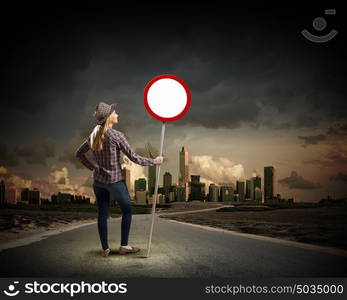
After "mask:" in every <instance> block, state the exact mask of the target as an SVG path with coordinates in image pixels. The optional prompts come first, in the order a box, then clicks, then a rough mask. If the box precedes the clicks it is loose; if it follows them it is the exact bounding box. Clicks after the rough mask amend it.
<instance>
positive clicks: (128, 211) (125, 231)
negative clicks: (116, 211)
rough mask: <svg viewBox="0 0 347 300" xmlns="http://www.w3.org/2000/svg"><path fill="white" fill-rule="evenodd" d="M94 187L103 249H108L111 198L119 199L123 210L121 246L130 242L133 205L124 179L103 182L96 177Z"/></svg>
mask: <svg viewBox="0 0 347 300" xmlns="http://www.w3.org/2000/svg"><path fill="white" fill-rule="evenodd" d="M93 189H94V193H95V197H96V203H97V207H98V231H99V236H100V241H101V245H102V249H104V250H105V249H107V248H109V247H108V238H107V218H108V207H109V203H110V198H111V200H112V201H115V200H116V201H117V203H118V204H119V206H120V208H121V210H122V214H123V215H122V225H121V246H126V245H127V244H128V237H129V232H130V225H131V216H132V207H131V202H130V195H129V191H128V188H127V185H126V184H125V181H124V180H120V181H117V182H113V183H103V182H100V181H97V180H95V179H94V182H93Z"/></svg>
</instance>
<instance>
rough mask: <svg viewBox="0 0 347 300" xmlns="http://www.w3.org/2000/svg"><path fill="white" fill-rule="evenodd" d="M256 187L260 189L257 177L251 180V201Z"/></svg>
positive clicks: (259, 181)
mask: <svg viewBox="0 0 347 300" xmlns="http://www.w3.org/2000/svg"><path fill="white" fill-rule="evenodd" d="M256 187H258V188H260V189H261V178H260V176H258V175H256V176H255V177H252V178H251V200H255V188H256Z"/></svg>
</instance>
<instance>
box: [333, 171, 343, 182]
mask: <svg viewBox="0 0 347 300" xmlns="http://www.w3.org/2000/svg"><path fill="white" fill-rule="evenodd" d="M330 180H332V181H347V174H345V173H341V172H339V173H337V174H336V175H334V176H331V177H330Z"/></svg>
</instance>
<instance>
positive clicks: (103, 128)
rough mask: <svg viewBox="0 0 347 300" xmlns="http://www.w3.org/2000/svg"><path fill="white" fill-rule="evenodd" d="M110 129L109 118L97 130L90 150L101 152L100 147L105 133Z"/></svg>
mask: <svg viewBox="0 0 347 300" xmlns="http://www.w3.org/2000/svg"><path fill="white" fill-rule="evenodd" d="M109 127H110V116H109V117H108V118H107V119H106V121H105V122H104V123H103V124H102V125H100V128H99V130H98V131H97V133H96V135H95V138H94V140H93V144H92V145H91V148H92V150H94V151H101V150H102V145H103V143H104V139H105V132H106V131H107V129H108V128H109Z"/></svg>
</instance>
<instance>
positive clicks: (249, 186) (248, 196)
mask: <svg viewBox="0 0 347 300" xmlns="http://www.w3.org/2000/svg"><path fill="white" fill-rule="evenodd" d="M246 199H251V181H250V180H249V179H247V180H246Z"/></svg>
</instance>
